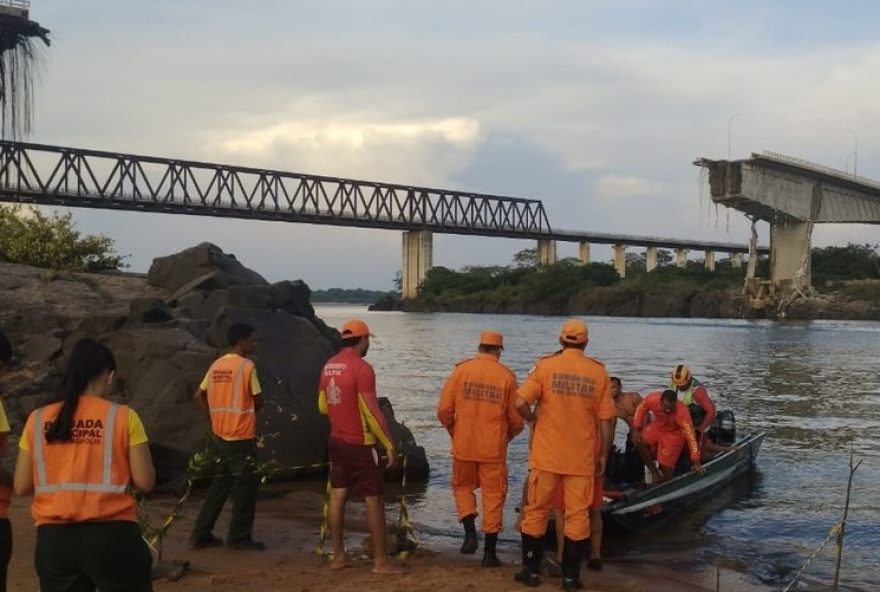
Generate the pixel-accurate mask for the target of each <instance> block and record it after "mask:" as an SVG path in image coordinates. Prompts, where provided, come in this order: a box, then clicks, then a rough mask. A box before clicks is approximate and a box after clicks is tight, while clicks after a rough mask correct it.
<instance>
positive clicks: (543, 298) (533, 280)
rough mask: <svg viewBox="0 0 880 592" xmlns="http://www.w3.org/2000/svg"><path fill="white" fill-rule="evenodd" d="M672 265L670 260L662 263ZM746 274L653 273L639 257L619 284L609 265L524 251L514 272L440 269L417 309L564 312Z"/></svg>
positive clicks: (733, 281)
mask: <svg viewBox="0 0 880 592" xmlns="http://www.w3.org/2000/svg"><path fill="white" fill-rule="evenodd" d="M659 259H660V261H664V262H665V263H668V262H669V260H670V259H671V258H665V259H664V258H659ZM743 273H744V271H743V270H742V269H731V268H730V265H729V264H728V263H727V262H726V261H721V262H719V264H718V265H717V271H715V272H711V271H708V270H706V269H704V267H703V264H702V263H701V262H690V263H689V264H688V266H687V267H685V268H678V267H674V266H670V265H668V264H667V265H662V266H661V267H658V268H657V269H656V270H654V271H652V272H651V273H647V272H646V271H645V262H644V259H643V258H640V257H639V256H638V255H636V256H635V257H632V258H630V259H629V260H628V261H627V278H626V279H623V280H622V279H620V277H618V275H617V272H616V271H614V267H613V266H612V265H610V264H607V263H590V264H588V265H582V264H581V263H580V262H579V261H578V260H577V259H563V260H561V261H559V262H558V263H554V264H552V265H537V264H536V263H535V257H534V250H533V249H527V250H525V251H520V252H519V253H517V254H516V255H515V256H514V259H513V263H512V264H511V265H509V266H489V267H466V268H464V269H462V270H461V271H454V270H451V269H447V268H445V267H435V268H433V269H432V270H430V271H429V272H428V275H427V278H426V279H425V282H424V283H423V284H422V287H421V289H420V292H419V297H418V299H417V303H418V304H419V305H421V306H423V307H426V308H439V309H445V310H455V309H460V308H466V309H467V308H473V307H474V305H475V304H478V303H479V304H480V306H481V307H483V308H495V309H498V310H506V309H516V308H522V307H526V306H528V305H533V304H540V305H541V308H542V309H543V310H547V311H554V312H564V311H566V310H567V309H568V308H569V303H570V301H571V299H572V297H574V296H575V295H578V294H583V293H590V292H606V293H607V292H620V293H633V292H635V293H639V294H657V293H660V292H663V291H666V290H670V289H718V288H728V287H732V286H739V285H742V281H743Z"/></svg>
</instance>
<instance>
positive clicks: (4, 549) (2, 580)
mask: <svg viewBox="0 0 880 592" xmlns="http://www.w3.org/2000/svg"><path fill="white" fill-rule="evenodd" d="M11 361H12V344H11V343H9V339H8V338H7V337H6V334H5V333H3V332H2V331H0V378H3V375H4V374H5V373H6V370H7V369H8V368H9V364H10V362H11ZM9 432H10V429H9V420H8V419H7V418H6V410H5V409H4V408H3V402H2V400H0V459H2V458H3V455H4V453H5V452H6V442H7V440H8V439H9ZM11 498H12V473H11V472H10V471H9V470H8V469H7V468H6V467H5V466H3V465H2V464H0V592H6V570H7V569H8V567H9V560H10V559H11V558H12V525H11V524H10V522H9V500H10V499H11Z"/></svg>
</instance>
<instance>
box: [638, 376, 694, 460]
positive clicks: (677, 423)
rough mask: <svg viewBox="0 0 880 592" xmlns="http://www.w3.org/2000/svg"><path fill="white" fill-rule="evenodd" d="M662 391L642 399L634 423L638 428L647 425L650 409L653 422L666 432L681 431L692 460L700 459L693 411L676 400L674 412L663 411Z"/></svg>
mask: <svg viewBox="0 0 880 592" xmlns="http://www.w3.org/2000/svg"><path fill="white" fill-rule="evenodd" d="M661 397H662V393H661V392H660V391H654V392H653V393H650V394H649V395H648V396H647V397H645V398H644V399H643V400H642V403H641V404H640V405H639V408H638V409H636V416H635V419H633V425H634V426H635V428H636V429H637V430H640V429H642V428H644V427H645V419H646V418H647V415H648V411H650V412H651V413H653V414H654V420H653V421H652V422H651V423H657V425H658V426H659V428H660V429H661V430H662V431H664V432H676V431H680V432H681V434H682V436H683V437H684V439H685V441H686V442H687V445H688V448H689V449H690V453H691V460H693V461H696V460H699V459H700V452H699V448H698V447H697V438H696V435H695V434H694V422H693V421H691V412H690V411H688V408H687V406H686V405H685V404H684V403H682V402H681V401H676V402H675V409H673V411H672V413H666V412H665V411H663V404H662V401H661Z"/></svg>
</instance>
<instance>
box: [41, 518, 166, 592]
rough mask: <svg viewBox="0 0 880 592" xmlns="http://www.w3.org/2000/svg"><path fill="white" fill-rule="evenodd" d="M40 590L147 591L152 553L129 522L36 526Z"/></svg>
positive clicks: (73, 591)
mask: <svg viewBox="0 0 880 592" xmlns="http://www.w3.org/2000/svg"><path fill="white" fill-rule="evenodd" d="M34 555H35V560H34V563H35V565H36V568H37V575H38V576H40V590H41V592H86V591H88V592H94V591H95V590H100V591H101V592H151V591H152V589H153V584H152V580H151V579H150V569H151V568H152V563H153V560H152V557H150V551H149V549H148V548H147V544H146V543H145V542H144V540H143V539H142V538H141V531H140V528H138V525H137V524H135V523H134V522H127V521H112V522H73V523H70V524H44V525H42V526H38V527H37V546H36V552H35V554H34Z"/></svg>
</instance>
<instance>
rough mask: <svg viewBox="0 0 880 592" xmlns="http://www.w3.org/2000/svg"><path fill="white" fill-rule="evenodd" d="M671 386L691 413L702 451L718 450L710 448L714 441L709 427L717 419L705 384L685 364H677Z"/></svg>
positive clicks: (672, 374) (713, 451)
mask: <svg viewBox="0 0 880 592" xmlns="http://www.w3.org/2000/svg"><path fill="white" fill-rule="evenodd" d="M670 383H671V388H672V389H674V390H675V391H676V392H678V400H679V401H681V402H682V403H684V404H685V406H686V407H687V408H688V411H689V412H690V414H691V421H693V423H694V429H695V430H696V432H697V443H698V444H699V445H700V451H701V453H709V455H710V456H711V455H712V454H714V453H715V452H717V451H718V450H714V449H713V450H710V448H712V442H711V441H710V440H709V438H708V437H707V434H708V432H709V428H710V427H712V423H713V422H714V421H715V415H716V411H715V405H714V404H713V403H712V399H710V398H709V392H708V391H707V390H706V387H705V386H703V384H702V383H701V382H700V381H699V380H697V379H696V378H694V377H693V375H692V374H691V371H690V369H689V368H688V367H687V366H685V365H684V364H677V365H676V366H675V367H674V368H672V372H671V373H670Z"/></svg>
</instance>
